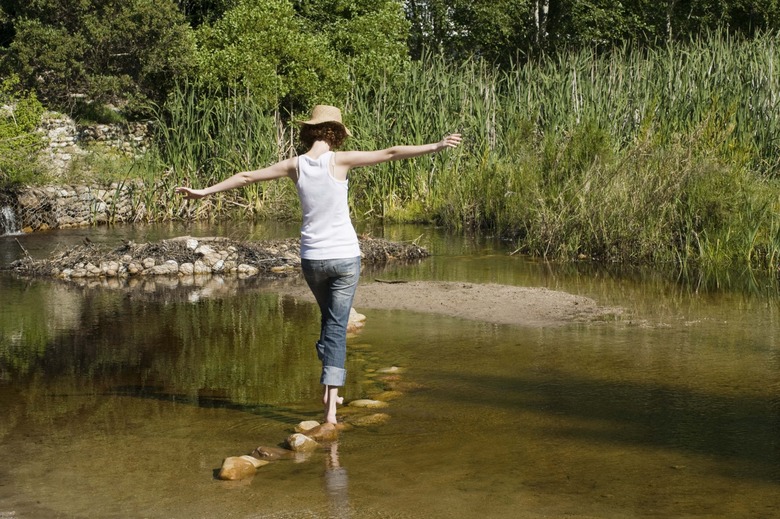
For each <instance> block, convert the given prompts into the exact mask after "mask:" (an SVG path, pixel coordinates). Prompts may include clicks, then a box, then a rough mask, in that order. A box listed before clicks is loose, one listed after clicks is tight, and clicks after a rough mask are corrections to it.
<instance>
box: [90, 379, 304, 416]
mask: <svg viewBox="0 0 780 519" xmlns="http://www.w3.org/2000/svg"><path fill="white" fill-rule="evenodd" d="M103 395H104V396H127V397H133V398H142V399H149V400H157V401H161V402H171V403H175V404H183V405H189V406H192V407H199V408H201V409H226V410H230V411H238V412H241V413H247V414H251V415H254V416H259V417H262V418H265V419H267V420H272V421H275V422H279V423H282V424H285V425H294V424H296V423H298V422H300V421H301V419H302V417H303V418H305V419H315V417H316V418H319V414H320V413H318V412H313V411H312V412H306V411H302V410H301V409H294V408H290V407H285V406H280V405H274V404H265V403H259V402H257V403H252V404H242V403H239V402H235V401H233V400H231V398H230V397H229V396H227V395H225V396H204V395H197V396H192V395H185V394H181V393H172V392H170V391H166V390H165V389H164V388H162V387H149V386H121V387H117V388H115V389H112V390H109V391H105V392H103Z"/></svg>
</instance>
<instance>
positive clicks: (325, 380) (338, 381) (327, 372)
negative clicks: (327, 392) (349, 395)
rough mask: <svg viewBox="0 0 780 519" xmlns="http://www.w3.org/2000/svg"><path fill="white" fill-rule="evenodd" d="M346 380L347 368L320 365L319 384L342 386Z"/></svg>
mask: <svg viewBox="0 0 780 519" xmlns="http://www.w3.org/2000/svg"><path fill="white" fill-rule="evenodd" d="M346 380H347V370H346V369H344V368H337V367H335V366H322V377H320V384H322V385H323V386H339V387H341V386H343V385H344V382H346Z"/></svg>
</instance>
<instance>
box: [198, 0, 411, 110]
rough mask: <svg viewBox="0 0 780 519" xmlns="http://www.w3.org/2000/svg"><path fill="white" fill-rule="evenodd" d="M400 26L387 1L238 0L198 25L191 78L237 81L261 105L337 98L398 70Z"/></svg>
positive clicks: (402, 60) (399, 13)
mask: <svg viewBox="0 0 780 519" xmlns="http://www.w3.org/2000/svg"><path fill="white" fill-rule="evenodd" d="M407 28H408V24H407V22H406V20H405V19H404V14H403V10H402V6H401V4H400V3H399V2H395V1H390V0H386V1H384V2H383V1H373V2H368V1H365V0H302V1H297V2H292V1H290V0H238V1H237V2H236V4H235V5H234V6H233V7H231V8H230V9H228V10H227V11H225V13H224V15H223V16H222V17H221V18H219V19H218V20H216V21H215V22H213V23H207V24H203V25H202V26H201V27H199V28H198V30H197V32H196V35H197V40H198V79H199V80H200V81H201V82H203V83H205V84H207V85H211V86H214V87H217V88H223V87H226V86H228V87H231V86H241V87H243V88H246V89H248V90H251V91H252V92H253V94H254V95H255V97H256V98H258V99H261V100H263V101H264V102H265V104H266V105H268V106H276V105H278V104H282V105H284V106H287V107H288V108H300V107H302V106H306V105H309V104H311V103H316V102H328V103H338V102H340V101H342V100H343V99H344V98H345V97H346V93H347V92H348V91H349V88H350V82H351V81H352V80H357V81H377V80H379V79H381V78H382V77H384V76H386V75H391V76H392V75H393V74H396V73H398V71H400V70H402V69H403V66H404V65H405V64H406V63H407V62H408V56H407V52H406V43H405V40H406V34H407Z"/></svg>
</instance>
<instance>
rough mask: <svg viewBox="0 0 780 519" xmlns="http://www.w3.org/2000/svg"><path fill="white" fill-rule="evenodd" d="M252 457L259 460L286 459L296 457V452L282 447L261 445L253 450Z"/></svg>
mask: <svg viewBox="0 0 780 519" xmlns="http://www.w3.org/2000/svg"><path fill="white" fill-rule="evenodd" d="M252 457H253V458H257V459H259V460H284V459H290V458H293V457H295V452H293V451H291V450H289V449H282V448H281V447H265V446H262V445H261V446H260V447H258V448H256V449H255V450H253V451H252Z"/></svg>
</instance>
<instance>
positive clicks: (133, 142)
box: [0, 112, 151, 235]
mask: <svg viewBox="0 0 780 519" xmlns="http://www.w3.org/2000/svg"><path fill="white" fill-rule="evenodd" d="M150 125H151V123H149V122H133V123H122V124H94V125H78V124H76V122H75V121H74V120H73V119H71V118H70V117H68V116H66V115H63V114H59V113H56V112H46V113H45V114H44V116H43V119H42V122H41V125H40V127H39V128H38V131H39V132H40V133H41V135H42V137H43V140H44V143H45V147H44V149H43V151H42V152H41V155H40V160H41V161H42V162H43V164H44V165H45V166H46V167H47V168H48V169H49V171H50V173H51V174H52V176H53V177H54V178H58V177H62V176H63V173H65V172H66V171H67V170H68V168H69V167H71V165H72V164H73V161H74V160H76V159H77V158H79V157H84V156H86V155H88V154H89V153H92V152H94V151H95V150H96V149H101V148H102V149H103V150H104V151H105V150H107V151H111V152H115V153H121V154H123V155H126V156H129V157H137V156H140V155H141V154H143V153H144V152H146V150H147V149H148V147H149V143H150V139H151V126H150ZM142 188H143V184H142V183H141V182H140V181H128V182H123V183H119V182H114V183H112V184H111V185H108V186H101V185H70V184H57V185H48V186H37V187H29V186H28V187H24V188H21V189H17V190H15V192H13V193H0V216H1V217H0V235H2V234H8V233H13V232H17V231H19V230H21V231H24V232H32V231H38V230H46V229H54V228H66V227H78V226H86V225H94V224H102V223H119V222H131V221H136V220H139V219H141V218H143V217H144V216H145V215H146V207H145V205H144V204H143V202H142V201H141V197H139V196H137V195H138V194H139V192H140V191H141V189H142ZM10 222H13V224H11V223H10ZM12 227H13V228H12Z"/></svg>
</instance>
